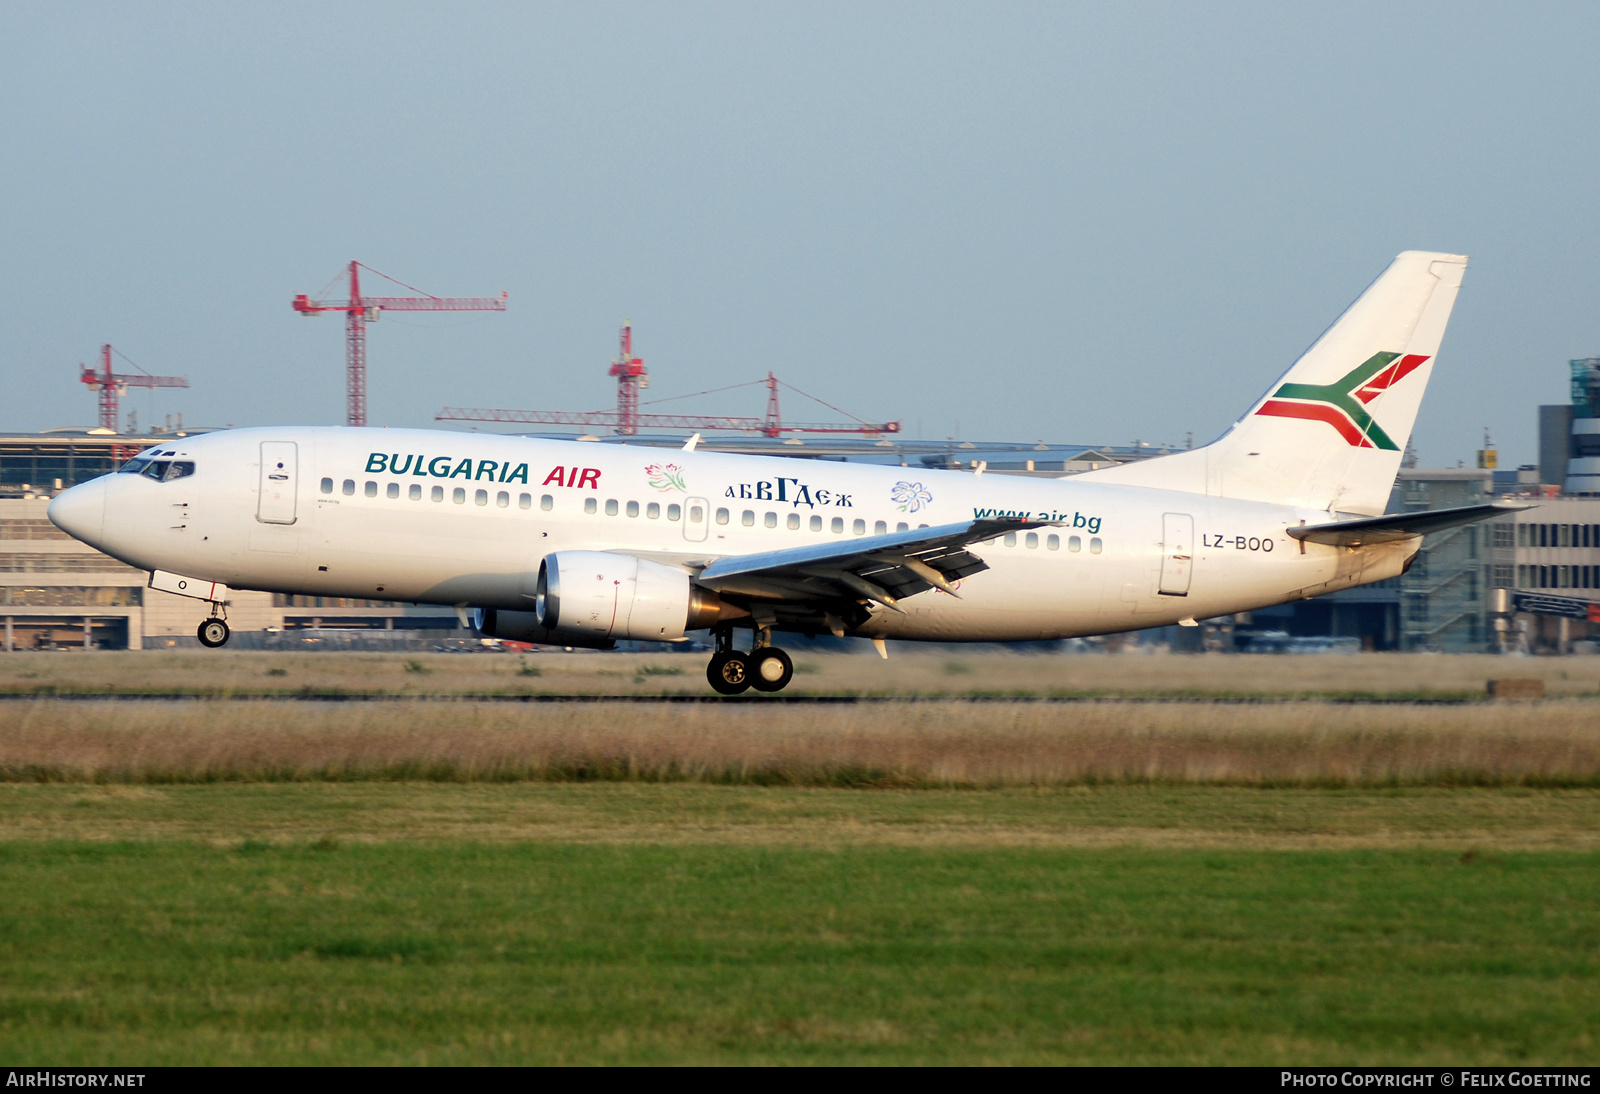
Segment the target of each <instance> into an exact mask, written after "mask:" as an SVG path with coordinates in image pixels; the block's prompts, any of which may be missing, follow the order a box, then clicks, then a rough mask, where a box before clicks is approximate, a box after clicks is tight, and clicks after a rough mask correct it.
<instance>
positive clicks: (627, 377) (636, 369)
mask: <svg viewBox="0 0 1600 1094" xmlns="http://www.w3.org/2000/svg"><path fill="white" fill-rule="evenodd" d="M620 341H621V352H619V353H618V354H617V356H615V357H613V358H612V359H611V369H610V371H609V373H608V375H610V376H614V377H616V381H617V409H616V410H590V411H576V412H574V411H566V410H494V409H484V408H481V407H459V406H447V407H445V408H443V409H442V410H440V411H439V413H437V414H435V415H434V416H433V417H434V421H437V422H514V423H519V424H528V425H570V426H581V427H582V428H584V429H610V430H611V431H612V432H613V433H615V434H617V435H618V436H622V437H632V436H634V435H636V434H637V433H638V432H639V429H640V427H641V426H643V427H645V428H648V429H671V430H698V431H699V432H702V433H703V432H707V431H713V430H726V431H730V432H734V433H759V434H761V435H762V436H764V437H781V436H783V435H784V434H785V433H853V434H856V435H858V436H863V437H880V436H882V435H883V434H885V433H898V432H900V423H899V422H864V421H862V420H861V419H859V418H856V417H855V415H854V414H851V413H849V412H848V411H844V410H840V409H839V408H838V407H836V406H834V405H833V404H832V403H827V402H823V400H821V399H818V398H817V397H816V396H814V395H806V393H805V392H803V391H801V390H800V389H799V388H797V387H794V386H793V385H787V384H786V385H784V386H786V387H788V388H789V390H790V391H793V392H794V393H795V394H797V395H804V396H805V397H806V398H807V399H810V400H811V401H812V402H815V403H821V404H822V405H823V406H825V407H827V408H828V409H829V410H832V411H834V412H836V413H839V414H843V415H844V416H845V417H847V418H855V421H854V422H853V423H832V424H830V423H815V422H807V423H790V424H788V425H785V424H784V422H783V416H782V414H780V413H779V410H778V386H779V383H780V381H779V380H778V378H777V377H776V376H774V375H773V374H772V373H770V372H769V373H767V376H766V379H764V380H751V381H749V383H748V384H733V385H731V387H747V386H753V385H755V384H761V385H764V386H765V387H766V389H767V413H766V416H765V417H763V418H742V417H732V416H721V415H716V416H713V415H705V414H642V413H640V411H639V405H640V404H639V391H640V389H641V388H646V387H649V386H650V373H649V372H648V370H646V368H645V367H644V358H642V357H635V356H634V355H633V324H632V323H628V322H624V323H623V325H622V334H621V338H620ZM714 390H716V391H728V390H730V388H716V389H714ZM695 394H696V395H710V394H712V392H710V391H700V392H695ZM690 397H691V396H687V395H678V396H674V398H678V399H686V398H690ZM661 401H662V402H668V401H670V400H666V399H663V400H661Z"/></svg>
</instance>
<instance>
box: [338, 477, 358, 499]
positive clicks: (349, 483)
mask: <svg viewBox="0 0 1600 1094" xmlns="http://www.w3.org/2000/svg"><path fill="white" fill-rule="evenodd" d="M340 489H341V490H343V491H344V496H345V497H347V498H348V497H349V496H350V495H352V494H354V493H355V492H356V480H355V479H345V480H344V484H343V485H342V486H341V487H340Z"/></svg>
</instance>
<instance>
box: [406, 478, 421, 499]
mask: <svg viewBox="0 0 1600 1094" xmlns="http://www.w3.org/2000/svg"><path fill="white" fill-rule="evenodd" d="M406 496H407V497H409V498H410V499H411V500H412V501H421V500H422V484H421V483H415V482H414V483H412V484H411V489H410V490H407V491H406Z"/></svg>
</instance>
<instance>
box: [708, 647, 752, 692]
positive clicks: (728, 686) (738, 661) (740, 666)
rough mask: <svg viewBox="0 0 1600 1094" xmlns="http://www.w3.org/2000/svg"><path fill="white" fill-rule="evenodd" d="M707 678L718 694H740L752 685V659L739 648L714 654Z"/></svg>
mask: <svg viewBox="0 0 1600 1094" xmlns="http://www.w3.org/2000/svg"><path fill="white" fill-rule="evenodd" d="M706 679H707V680H708V681H709V682H710V684H711V690H712V691H715V692H716V693H717V694H719V695H738V694H739V693H740V692H742V691H744V690H745V689H747V688H748V687H749V686H750V661H749V659H748V658H747V657H745V655H744V654H742V653H740V652H739V651H738V650H724V651H723V652H721V653H716V654H712V655H711V663H710V664H709V665H707V666H706Z"/></svg>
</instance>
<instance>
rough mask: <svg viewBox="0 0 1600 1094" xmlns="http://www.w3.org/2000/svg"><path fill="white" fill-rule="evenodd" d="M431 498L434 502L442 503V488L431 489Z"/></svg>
mask: <svg viewBox="0 0 1600 1094" xmlns="http://www.w3.org/2000/svg"><path fill="white" fill-rule="evenodd" d="M432 496H433V500H434V501H443V500H444V487H442V486H435V487H434V488H433V495H432Z"/></svg>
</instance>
